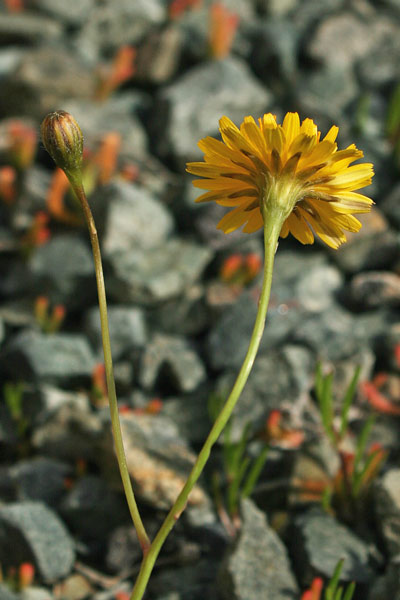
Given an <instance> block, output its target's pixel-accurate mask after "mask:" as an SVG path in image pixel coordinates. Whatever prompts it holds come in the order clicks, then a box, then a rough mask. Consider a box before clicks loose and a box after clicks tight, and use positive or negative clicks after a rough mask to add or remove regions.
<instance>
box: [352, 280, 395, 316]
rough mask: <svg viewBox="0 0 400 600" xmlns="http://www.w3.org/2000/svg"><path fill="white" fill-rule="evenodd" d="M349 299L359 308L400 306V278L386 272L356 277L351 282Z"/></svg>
mask: <svg viewBox="0 0 400 600" xmlns="http://www.w3.org/2000/svg"><path fill="white" fill-rule="evenodd" d="M348 293H349V298H350V300H351V301H352V302H353V303H354V304H355V305H356V306H358V307H359V308H361V309H364V310H368V309H373V308H383V307H397V306H400V276H399V275H397V274H396V273H391V272H384V271H370V272H367V273H360V274H359V275H355V276H354V277H353V279H352V280H351V282H350V286H349V290H348Z"/></svg>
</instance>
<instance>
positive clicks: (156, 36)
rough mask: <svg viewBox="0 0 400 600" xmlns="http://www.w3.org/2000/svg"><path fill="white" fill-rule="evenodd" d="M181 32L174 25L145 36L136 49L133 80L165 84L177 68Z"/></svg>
mask: <svg viewBox="0 0 400 600" xmlns="http://www.w3.org/2000/svg"><path fill="white" fill-rule="evenodd" d="M182 50H183V35H182V30H181V29H180V28H179V27H177V26H176V25H175V24H174V23H171V24H170V25H168V26H166V27H164V28H163V29H161V30H158V31H152V32H151V33H150V35H148V36H146V37H145V38H144V40H143V42H142V44H141V45H140V47H139V49H138V56H137V60H136V65H137V66H136V73H135V78H137V79H138V80H140V81H144V82H147V83H152V84H156V85H159V84H162V83H166V82H168V81H169V80H171V79H172V77H173V76H174V75H175V74H176V71H177V69H178V67H179V61H180V58H181V55H182Z"/></svg>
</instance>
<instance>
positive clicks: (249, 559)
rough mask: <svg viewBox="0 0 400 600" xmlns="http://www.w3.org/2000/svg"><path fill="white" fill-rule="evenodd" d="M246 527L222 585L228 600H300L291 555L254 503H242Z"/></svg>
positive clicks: (225, 567)
mask: <svg viewBox="0 0 400 600" xmlns="http://www.w3.org/2000/svg"><path fill="white" fill-rule="evenodd" d="M241 517H242V527H241V530H240V534H239V539H238V541H237V543H236V544H235V547H234V548H233V550H232V551H231V552H229V554H228V556H227V558H226V559H225V561H224V565H223V567H222V569H221V573H220V578H219V582H218V588H219V592H220V594H221V598H224V599H226V600H228V599H229V600H232V599H233V598H234V599H235V600H260V598H268V600H289V599H293V600H295V599H296V598H298V597H299V589H298V586H297V583H296V579H295V577H294V575H293V573H292V571H291V568H290V562H289V558H288V555H287V551H286V548H285V546H284V545H283V543H282V542H281V540H280V539H279V537H278V535H277V534H276V532H275V531H274V530H273V529H272V528H271V527H270V526H269V524H268V522H267V518H266V515H265V513H263V512H262V511H261V510H260V509H259V508H257V506H256V505H255V504H254V503H253V502H252V501H251V500H244V501H242V503H241Z"/></svg>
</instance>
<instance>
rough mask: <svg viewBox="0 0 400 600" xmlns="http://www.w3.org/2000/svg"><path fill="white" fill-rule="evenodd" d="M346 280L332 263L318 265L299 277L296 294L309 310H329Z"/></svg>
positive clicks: (303, 305) (302, 304)
mask: <svg viewBox="0 0 400 600" xmlns="http://www.w3.org/2000/svg"><path fill="white" fill-rule="evenodd" d="M343 282H344V279H343V276H342V274H341V273H340V271H339V270H338V269H337V268H336V267H334V266H332V265H325V264H322V265H316V266H315V267H314V268H310V269H309V270H308V271H307V272H306V273H304V275H303V276H302V277H301V278H300V279H299V282H298V284H297V286H296V290H295V292H294V296H295V297H296V298H298V301H299V302H300V304H301V306H302V307H303V308H304V309H305V310H307V311H309V312H314V313H316V312H322V311H325V310H329V309H330V307H331V306H332V305H333V304H334V301H335V294H337V292H338V291H339V290H340V288H341V287H342V285H343Z"/></svg>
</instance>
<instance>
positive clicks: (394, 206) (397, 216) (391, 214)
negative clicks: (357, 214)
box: [380, 184, 400, 230]
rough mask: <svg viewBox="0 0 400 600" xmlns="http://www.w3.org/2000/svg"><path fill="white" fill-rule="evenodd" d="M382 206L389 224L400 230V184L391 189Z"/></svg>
mask: <svg viewBox="0 0 400 600" xmlns="http://www.w3.org/2000/svg"><path fill="white" fill-rule="evenodd" d="M380 206H381V209H382V211H383V213H384V214H385V215H386V216H387V218H388V219H389V222H390V223H391V224H392V225H393V226H394V227H396V228H397V229H398V230H400V184H397V185H394V186H393V187H392V188H391V190H390V192H389V193H388V194H387V195H385V196H384V198H383V200H382V203H381V205H380Z"/></svg>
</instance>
